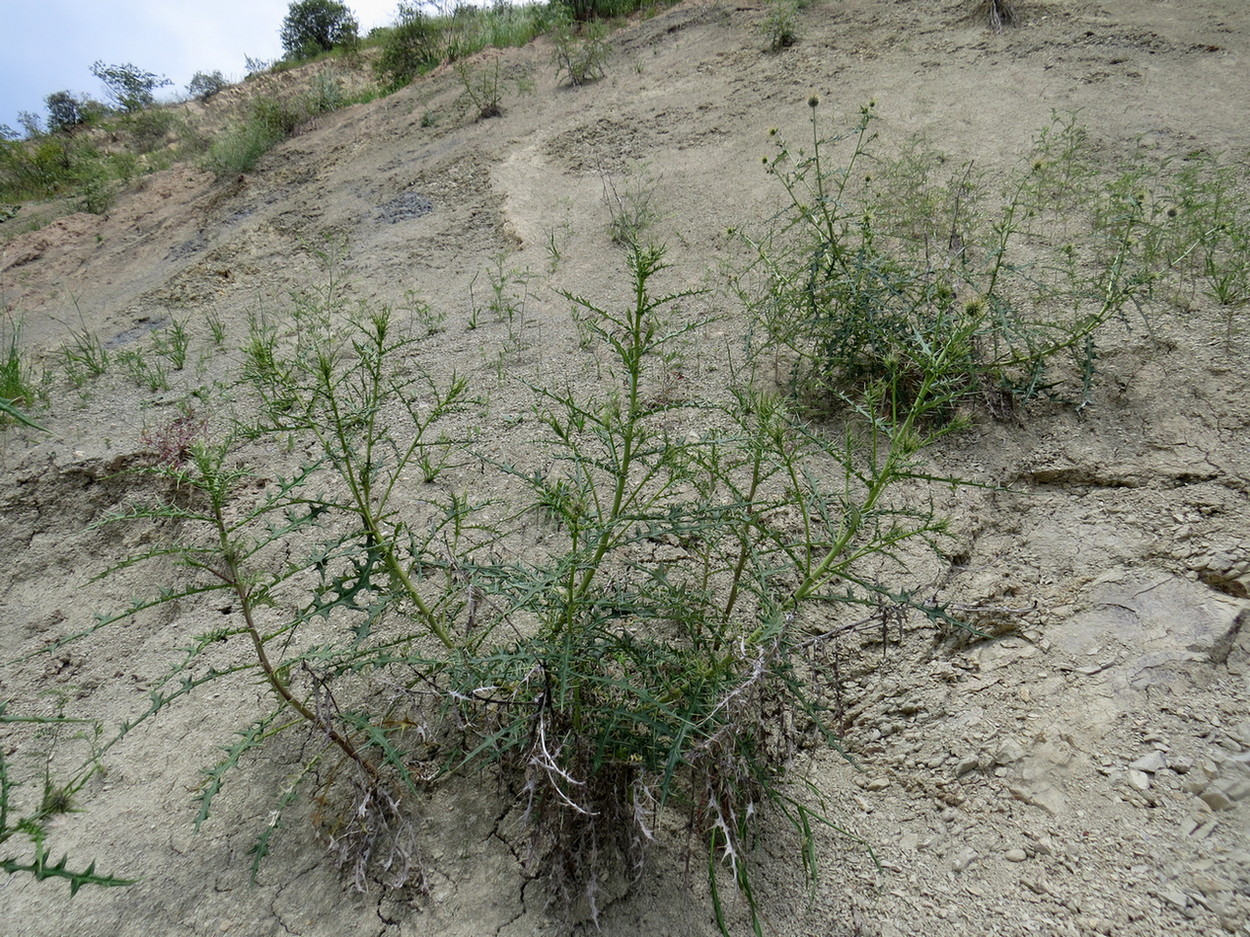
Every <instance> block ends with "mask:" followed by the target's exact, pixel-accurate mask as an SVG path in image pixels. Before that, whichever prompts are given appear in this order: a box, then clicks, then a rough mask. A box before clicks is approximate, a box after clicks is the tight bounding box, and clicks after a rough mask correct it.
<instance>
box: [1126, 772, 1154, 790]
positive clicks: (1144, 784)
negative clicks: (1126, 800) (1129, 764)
mask: <svg viewBox="0 0 1250 937" xmlns="http://www.w3.org/2000/svg"><path fill="white" fill-rule="evenodd" d="M1126 779H1127V780H1128V784H1129V787H1131V788H1133V790H1136V791H1148V790H1150V775H1148V774H1146V772H1145V771H1136V770H1134V769H1132V768H1130V769H1129V770H1128V772H1127V774H1126Z"/></svg>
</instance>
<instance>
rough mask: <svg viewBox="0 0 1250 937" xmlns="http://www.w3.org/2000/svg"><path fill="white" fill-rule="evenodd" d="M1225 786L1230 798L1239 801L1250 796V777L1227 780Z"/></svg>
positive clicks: (1225, 791)
mask: <svg viewBox="0 0 1250 937" xmlns="http://www.w3.org/2000/svg"><path fill="white" fill-rule="evenodd" d="M1223 787H1224V793H1225V794H1226V795H1227V796H1228V799H1229V800H1232V801H1238V800H1246V799H1247V798H1250V779H1246V778H1237V779H1236V780H1233V781H1226V782H1224V785H1223Z"/></svg>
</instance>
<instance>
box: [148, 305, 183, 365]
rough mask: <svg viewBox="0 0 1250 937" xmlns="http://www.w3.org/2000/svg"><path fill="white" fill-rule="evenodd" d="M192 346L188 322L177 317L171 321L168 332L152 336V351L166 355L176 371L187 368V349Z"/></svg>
mask: <svg viewBox="0 0 1250 937" xmlns="http://www.w3.org/2000/svg"><path fill="white" fill-rule="evenodd" d="M190 345H191V335H190V333H189V332H188V331H187V320H186V319H179V318H178V317H177V316H174V317H172V319H171V320H170V324H169V328H168V330H166V331H165V332H158V333H157V334H155V335H153V336H152V349H153V350H154V351H155V352H156V353H157V354H159V355H164V356H165V358H166V359H167V360H168V361H169V364H170V367H172V368H173V369H174V370H175V371H181V370H182V369H183V368H184V367H186V364H187V349H188V348H189V347H190Z"/></svg>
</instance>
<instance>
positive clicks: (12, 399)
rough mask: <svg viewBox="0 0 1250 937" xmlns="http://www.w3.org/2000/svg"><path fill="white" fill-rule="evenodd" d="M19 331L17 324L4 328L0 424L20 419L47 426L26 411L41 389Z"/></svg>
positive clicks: (0, 356)
mask: <svg viewBox="0 0 1250 937" xmlns="http://www.w3.org/2000/svg"><path fill="white" fill-rule="evenodd" d="M19 332H20V330H19V329H18V328H17V327H16V326H10V327H7V328H4V329H0V345H2V346H3V347H0V427H4V426H7V425H8V424H9V423H10V422H18V423H21V424H23V425H25V426H30V427H32V428H34V429H43V427H42V426H40V425H39V424H38V423H36V422H34V421H33V420H32V419H31V418H30V417H29V416H27V415H26V411H27V410H28V409H29V408H30V406H31V405H32V404H33V403H34V402H35V397H36V395H37V391H36V387H35V379H34V375H33V374H32V373H31V369H30V365H29V363H28V361H27V358H26V355H25V354H23V352H22V349H21V347H20V346H19V345H18V336H19Z"/></svg>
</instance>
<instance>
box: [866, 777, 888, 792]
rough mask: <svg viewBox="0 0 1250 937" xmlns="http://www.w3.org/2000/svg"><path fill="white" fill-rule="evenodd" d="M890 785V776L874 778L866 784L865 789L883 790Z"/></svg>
mask: <svg viewBox="0 0 1250 937" xmlns="http://www.w3.org/2000/svg"><path fill="white" fill-rule="evenodd" d="M889 786H890V779H889V778H873V779H872V780H871V781H869V782H868V783H867V784H865V785H864V787H865V789H867V790H870V791H883V790H885V789H886V788H887V787H889Z"/></svg>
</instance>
